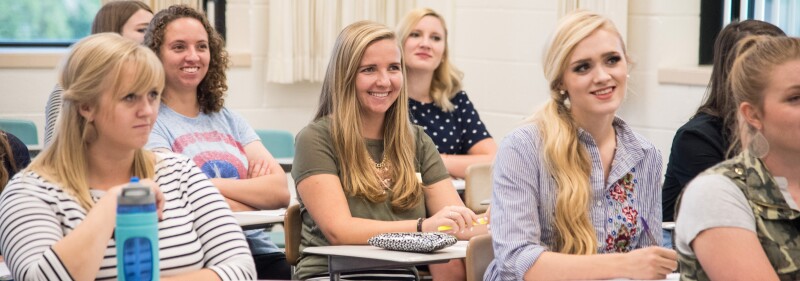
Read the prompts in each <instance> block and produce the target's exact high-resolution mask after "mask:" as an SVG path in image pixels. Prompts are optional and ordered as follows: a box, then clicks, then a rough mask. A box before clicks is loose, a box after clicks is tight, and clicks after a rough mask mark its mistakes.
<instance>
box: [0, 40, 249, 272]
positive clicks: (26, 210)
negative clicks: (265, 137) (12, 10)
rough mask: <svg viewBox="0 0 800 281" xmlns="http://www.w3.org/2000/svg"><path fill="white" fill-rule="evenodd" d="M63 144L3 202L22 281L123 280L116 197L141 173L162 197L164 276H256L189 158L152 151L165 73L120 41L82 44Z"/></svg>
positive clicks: (144, 52)
mask: <svg viewBox="0 0 800 281" xmlns="http://www.w3.org/2000/svg"><path fill="white" fill-rule="evenodd" d="M59 83H60V85H62V86H63V87H64V107H63V110H64V111H63V114H62V115H63V116H62V118H60V119H59V128H60V129H59V130H58V132H57V133H56V135H55V138H54V140H53V144H52V145H51V146H49V147H47V148H45V149H44V151H42V153H41V154H40V155H38V156H37V157H36V158H35V159H34V161H33V163H31V164H30V166H29V167H28V168H27V169H26V170H24V171H22V172H20V173H19V174H17V176H16V177H14V178H13V179H12V180H11V182H10V183H9V184H8V186H7V187H6V189H5V191H3V194H2V197H0V229H2V230H3V235H0V248H2V249H3V252H4V254H5V258H6V264H8V267H9V268H10V270H11V274H12V275H13V277H14V280H73V279H75V280H90V279H114V278H117V268H116V263H117V257H116V245H115V239H114V238H113V236H112V235H113V232H114V226H115V223H116V222H115V216H114V214H115V213H116V207H117V195H118V194H119V193H120V191H121V189H122V188H123V187H124V186H126V185H127V184H128V182H129V180H130V179H131V177H133V176H136V177H139V178H142V179H143V180H142V183H144V184H146V185H149V186H150V187H151V188H152V189H153V191H154V193H155V194H156V201H157V206H158V213H159V218H160V222H159V231H158V232H159V248H160V249H159V258H160V261H159V264H160V268H161V271H160V272H159V273H158V274H160V275H161V276H163V277H162V278H161V280H170V279H171V278H180V279H183V280H191V279H200V280H220V279H224V280H241V279H254V278H255V269H254V267H253V260H252V259H251V257H250V251H249V250H248V248H247V242H246V241H245V240H244V235H242V232H241V228H239V226H238V225H237V223H236V220H235V219H234V218H233V216H232V214H231V211H230V209H228V207H227V205H226V204H225V201H224V199H223V197H222V196H220V194H219V192H218V191H217V189H216V188H214V186H213V185H211V183H210V182H209V181H208V179H207V178H206V177H205V176H203V174H202V172H200V170H199V169H198V168H197V166H195V164H194V163H193V162H192V161H191V160H190V159H188V158H186V157H183V156H181V155H177V154H172V153H152V152H149V151H147V150H144V149H143V147H144V145H145V143H147V138H148V136H149V134H150V129H151V128H152V126H153V123H154V122H155V118H156V116H157V114H158V105H159V102H160V97H161V91H162V89H163V88H164V70H163V68H162V66H161V63H160V62H159V60H158V57H156V56H155V55H154V54H153V53H152V52H151V51H150V50H148V49H147V48H145V47H144V46H141V45H139V44H138V43H136V42H134V41H131V40H127V39H123V38H122V37H121V36H119V35H118V34H113V33H103V34H96V35H92V36H89V37H87V38H85V39H83V40H81V41H79V42H78V43H76V44H75V46H74V47H73V49H72V51H71V52H70V54H69V55H68V57H67V59H66V63H65V65H64V68H63V70H62V71H61V79H60V81H59Z"/></svg>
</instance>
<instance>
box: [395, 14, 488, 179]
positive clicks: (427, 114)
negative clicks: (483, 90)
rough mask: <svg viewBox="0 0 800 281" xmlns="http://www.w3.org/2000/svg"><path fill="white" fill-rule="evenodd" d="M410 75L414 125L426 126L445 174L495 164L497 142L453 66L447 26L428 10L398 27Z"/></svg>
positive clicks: (460, 173) (460, 174)
mask: <svg viewBox="0 0 800 281" xmlns="http://www.w3.org/2000/svg"><path fill="white" fill-rule="evenodd" d="M397 34H398V35H399V36H400V42H401V45H400V46H401V47H402V49H403V58H404V59H405V67H406V71H407V79H406V81H408V82H407V84H408V90H407V91H408V97H409V99H408V107H409V109H410V113H411V121H413V122H414V124H417V125H420V126H422V128H423V129H425V133H427V134H428V136H430V137H431V139H432V140H433V142H434V144H436V148H437V150H438V151H439V153H440V154H441V156H442V161H443V162H444V165H445V167H447V171H448V172H449V173H450V175H451V176H453V177H456V178H464V177H466V171H467V167H469V166H470V165H472V164H475V163H488V162H492V160H493V158H494V154H495V152H496V151H497V144H496V143H495V142H494V139H492V136H491V135H489V131H487V130H486V125H485V124H484V123H483V121H481V118H480V116H479V115H478V112H477V111H476V110H475V107H474V105H473V104H472V101H470V100H469V97H467V93H466V92H465V91H463V90H461V78H462V77H463V76H464V75H463V74H462V73H461V71H459V70H458V69H456V67H455V66H454V65H453V64H452V63H451V62H450V55H449V53H450V52H449V51H448V48H449V46H448V44H447V28H446V26H445V23H444V19H443V18H442V16H441V15H439V14H438V13H436V12H435V11H433V10H431V9H428V8H420V9H415V10H412V11H411V12H409V13H408V14H407V15H406V17H405V18H404V19H403V21H401V22H400V24H399V25H398V27H397Z"/></svg>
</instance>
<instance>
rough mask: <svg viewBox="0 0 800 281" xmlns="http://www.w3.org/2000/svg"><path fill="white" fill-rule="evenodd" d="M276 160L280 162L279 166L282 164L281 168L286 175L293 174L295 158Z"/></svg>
mask: <svg viewBox="0 0 800 281" xmlns="http://www.w3.org/2000/svg"><path fill="white" fill-rule="evenodd" d="M275 160H276V161H278V164H281V168H283V171H284V172H286V173H291V172H292V163H294V158H292V157H286V158H275Z"/></svg>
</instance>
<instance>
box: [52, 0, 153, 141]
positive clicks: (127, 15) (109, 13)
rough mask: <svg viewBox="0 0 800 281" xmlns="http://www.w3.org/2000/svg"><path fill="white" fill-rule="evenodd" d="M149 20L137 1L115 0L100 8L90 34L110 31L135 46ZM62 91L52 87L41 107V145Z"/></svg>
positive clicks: (146, 10)
mask: <svg viewBox="0 0 800 281" xmlns="http://www.w3.org/2000/svg"><path fill="white" fill-rule="evenodd" d="M152 18H153V10H151V9H150V7H148V6H147V4H145V3H144V2H142V1H140V0H116V1H111V2H108V3H106V4H105V5H103V6H102V7H100V10H98V11H97V14H95V16H94V21H92V34H98V33H103V32H114V33H118V34H120V35H122V37H125V38H128V39H131V40H134V41H136V42H138V43H140V44H141V43H142V42H143V41H144V31H145V29H147V25H148V24H150V20H151V19H152ZM62 91H63V90H62V88H61V86H60V85H57V84H56V87H55V89H53V92H52V93H50V97H49V98H48V99H47V106H46V107H45V126H44V145H45V146H48V145H50V142H52V139H53V134H54V133H55V129H56V127H55V126H56V118H58V114H59V112H61V95H62Z"/></svg>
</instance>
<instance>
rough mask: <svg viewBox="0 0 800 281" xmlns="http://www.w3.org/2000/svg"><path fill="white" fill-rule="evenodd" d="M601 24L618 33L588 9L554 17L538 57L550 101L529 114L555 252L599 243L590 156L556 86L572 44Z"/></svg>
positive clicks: (588, 249) (590, 249)
mask: <svg viewBox="0 0 800 281" xmlns="http://www.w3.org/2000/svg"><path fill="white" fill-rule="evenodd" d="M601 28H602V29H605V30H609V31H611V32H614V33H615V34H617V35H618V36H619V32H618V31H617V29H616V27H614V24H613V23H612V22H611V21H610V20H609V19H608V18H605V17H603V16H601V15H599V14H596V13H593V12H589V11H575V12H573V13H570V14H568V15H567V16H565V17H564V18H562V19H561V21H559V24H558V26H557V27H556V31H555V33H554V34H553V36H552V38H551V39H550V43H549V44H548V45H547V46H548V48H547V52H546V53H545V55H544V58H543V67H544V75H545V78H546V79H547V80H548V81H549V87H550V100H548V101H547V104H546V105H545V106H544V108H543V109H541V110H540V111H538V112H537V113H536V114H535V115H534V116H533V117H532V120H534V121H535V122H536V123H537V125H538V127H539V129H540V130H541V132H542V138H543V141H542V142H543V145H544V156H545V157H544V159H545V165H546V167H547V169H548V171H549V172H550V174H552V175H553V178H554V179H555V182H556V186H557V189H558V195H557V197H556V212H555V222H556V230H557V231H558V233H559V234H560V235H559V236H558V237H559V240H558V241H557V244H558V247H557V248H558V251H559V252H560V253H566V254H581V255H588V254H595V253H597V245H598V241H597V237H596V233H595V230H594V227H593V226H592V221H591V219H590V217H589V210H590V208H589V203H590V198H591V196H592V195H591V186H590V183H589V178H590V176H591V173H592V166H591V159H590V157H589V154H588V152H587V151H586V149H585V148H584V147H583V146H582V145H581V143H580V141H579V140H578V126H577V124H575V120H574V119H573V117H572V114H571V112H570V110H569V108H568V107H567V105H566V103H565V102H566V101H567V95H565V94H561V93H560V90H561V89H562V88H563V83H564V73H565V72H566V71H567V69H568V65H569V59H570V56H572V53H573V51H574V50H575V46H577V45H578V43H580V42H581V41H582V40H583V39H584V38H586V37H588V36H589V35H591V34H592V33H593V32H594V31H595V30H597V29H601ZM619 38H620V41H621V40H622V39H621V38H622V37H621V36H620V37H619ZM622 46H623V52H625V53H626V54H627V52H626V51H625V46H624V44H622Z"/></svg>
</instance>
